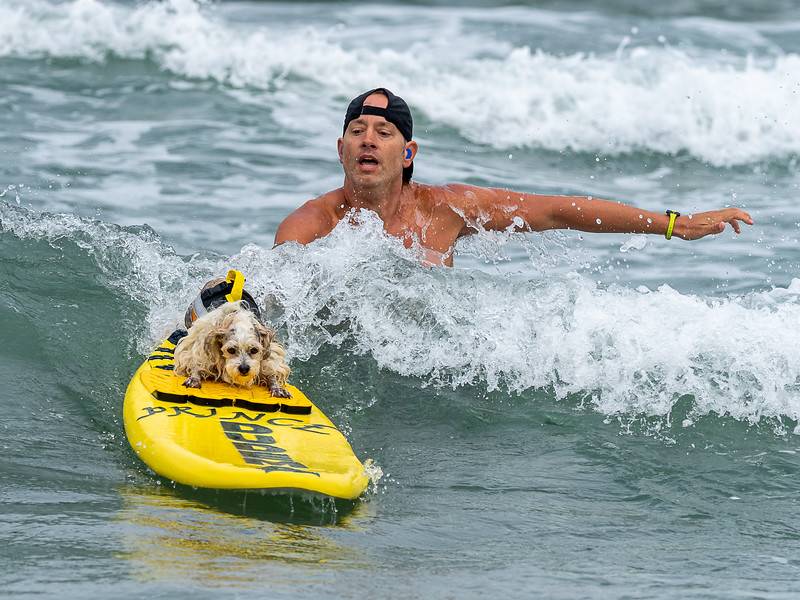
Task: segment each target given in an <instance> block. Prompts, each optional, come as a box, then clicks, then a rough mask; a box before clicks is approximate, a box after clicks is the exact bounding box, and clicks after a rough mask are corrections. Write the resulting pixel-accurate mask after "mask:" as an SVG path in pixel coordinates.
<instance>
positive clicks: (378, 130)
mask: <svg viewBox="0 0 800 600" xmlns="http://www.w3.org/2000/svg"><path fill="white" fill-rule="evenodd" d="M388 104H389V100H388V99H387V98H386V96H384V95H383V94H380V93H376V94H372V95H370V96H368V97H367V99H366V100H364V105H365V106H377V107H380V108H386V106H387V105H388ZM405 147H406V141H405V139H403V134H402V133H400V131H399V130H398V129H397V127H396V126H395V125H394V123H390V122H389V121H387V120H386V119H384V118H383V117H379V116H375V115H361V116H360V117H358V118H357V119H354V120H352V121H350V123H349V124H348V125H347V129H346V130H345V132H344V136H343V137H341V138H339V141H338V149H339V160H340V161H341V163H342V167H343V168H344V174H345V177H347V178H348V179H349V180H350V181H351V182H353V184H355V185H356V186H361V187H377V186H382V185H385V184H387V183H388V182H390V181H391V180H393V179H395V178H397V177H402V175H403V167H404V166H406V165H407V164H410V161H406V160H404V156H403V153H404V150H405Z"/></svg>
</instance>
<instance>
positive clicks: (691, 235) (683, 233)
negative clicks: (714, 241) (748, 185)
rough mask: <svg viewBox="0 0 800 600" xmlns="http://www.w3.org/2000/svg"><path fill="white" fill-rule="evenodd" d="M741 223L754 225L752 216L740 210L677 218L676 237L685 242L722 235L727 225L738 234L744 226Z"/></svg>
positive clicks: (725, 209) (715, 211) (726, 210)
mask: <svg viewBox="0 0 800 600" xmlns="http://www.w3.org/2000/svg"><path fill="white" fill-rule="evenodd" d="M739 221H741V222H742V223H747V224H748V225H752V224H753V219H752V218H751V217H750V215H749V214H747V213H746V212H744V211H743V210H742V209H740V208H724V209H722V210H710V211H708V212H701V213H694V214H693V215H687V216H681V217H678V218H677V220H676V221H675V232H674V235H677V236H678V237H680V238H682V239H684V240H698V239H700V238H701V237H705V236H707V235H712V234H718V233H722V232H723V231H725V223H728V224H730V226H731V227H733V230H734V231H735V232H736V233H741V232H742V226H741V224H740V223H739Z"/></svg>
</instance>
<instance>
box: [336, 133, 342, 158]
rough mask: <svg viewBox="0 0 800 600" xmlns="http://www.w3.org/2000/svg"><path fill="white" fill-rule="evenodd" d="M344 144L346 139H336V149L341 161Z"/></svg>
mask: <svg viewBox="0 0 800 600" xmlns="http://www.w3.org/2000/svg"><path fill="white" fill-rule="evenodd" d="M343 146H344V140H343V139H342V138H339V139H338V140H336V151H337V152H338V153H339V162H342V147H343Z"/></svg>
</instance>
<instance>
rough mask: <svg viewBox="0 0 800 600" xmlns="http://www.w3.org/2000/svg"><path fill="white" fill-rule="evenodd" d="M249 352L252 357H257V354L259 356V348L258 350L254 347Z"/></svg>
mask: <svg viewBox="0 0 800 600" xmlns="http://www.w3.org/2000/svg"><path fill="white" fill-rule="evenodd" d="M248 352H250V356H255V355H256V354H258V348H256V347H255V346H254V347H252V348H250V350H248Z"/></svg>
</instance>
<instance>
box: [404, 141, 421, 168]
mask: <svg viewBox="0 0 800 600" xmlns="http://www.w3.org/2000/svg"><path fill="white" fill-rule="evenodd" d="M409 150H410V151H411V156H409V152H408V151H409ZM417 150H419V146H417V142H415V141H414V140H411V141H410V142H408V143H407V144H406V147H405V148H403V168H404V169H405V168H406V167H410V166H411V163H412V162H414V159H415V158H416V156H417ZM407 156H408V158H406V157H407Z"/></svg>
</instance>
